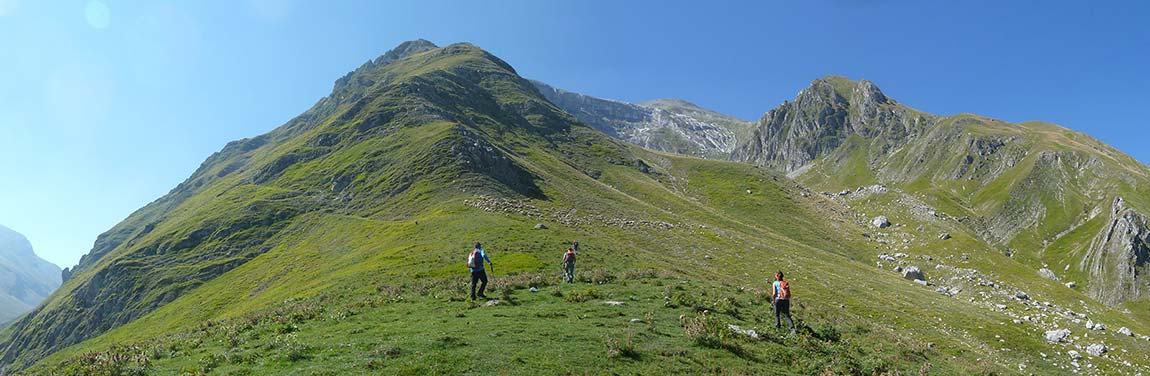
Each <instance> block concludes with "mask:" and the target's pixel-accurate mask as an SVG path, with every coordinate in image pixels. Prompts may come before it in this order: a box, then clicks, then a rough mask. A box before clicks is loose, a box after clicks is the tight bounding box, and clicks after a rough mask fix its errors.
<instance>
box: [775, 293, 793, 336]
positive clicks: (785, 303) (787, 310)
mask: <svg viewBox="0 0 1150 376" xmlns="http://www.w3.org/2000/svg"><path fill="white" fill-rule="evenodd" d="M779 303H780V304H779V306H780V308H779V311H780V312H782V313H783V316H786V317H787V325H790V328H791V333H794V332H795V320H794V319H792V318H791V301H790V299H783V300H781V301H779ZM777 317H778V315H776V318H775V321H776V322H778V318H777ZM776 326H778V324H776Z"/></svg>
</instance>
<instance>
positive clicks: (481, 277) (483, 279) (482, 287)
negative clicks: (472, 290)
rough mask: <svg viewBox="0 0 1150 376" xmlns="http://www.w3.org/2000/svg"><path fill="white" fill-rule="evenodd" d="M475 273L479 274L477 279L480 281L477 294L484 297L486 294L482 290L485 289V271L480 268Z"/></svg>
mask: <svg viewBox="0 0 1150 376" xmlns="http://www.w3.org/2000/svg"><path fill="white" fill-rule="evenodd" d="M476 273H478V274H479V281H480V282H481V283H480V285H479V296H481V297H484V298H486V297H487V295H484V294H483V290H486V289H487V271H485V270H480V271H477V272H476ZM472 286H475V285H474V284H472Z"/></svg>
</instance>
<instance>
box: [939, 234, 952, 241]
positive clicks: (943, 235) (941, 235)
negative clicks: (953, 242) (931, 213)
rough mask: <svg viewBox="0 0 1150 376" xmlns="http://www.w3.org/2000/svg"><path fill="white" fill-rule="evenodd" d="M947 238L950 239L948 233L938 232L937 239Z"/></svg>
mask: <svg viewBox="0 0 1150 376" xmlns="http://www.w3.org/2000/svg"><path fill="white" fill-rule="evenodd" d="M947 239H950V233H946V232H944V233H941V234H938V240H947Z"/></svg>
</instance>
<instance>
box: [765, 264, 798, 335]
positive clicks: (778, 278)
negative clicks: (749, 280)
mask: <svg viewBox="0 0 1150 376" xmlns="http://www.w3.org/2000/svg"><path fill="white" fill-rule="evenodd" d="M771 302H772V303H773V305H774V307H775V329H779V328H782V322H781V320H780V319H781V317H782V316H786V317H787V324H789V325H790V326H791V333H792V334H793V333H794V332H795V320H793V319H791V285H790V283H787V280H785V279H783V272H782V271H778V272H775V282H774V283H773V284H772V286H771Z"/></svg>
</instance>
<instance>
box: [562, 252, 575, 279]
mask: <svg viewBox="0 0 1150 376" xmlns="http://www.w3.org/2000/svg"><path fill="white" fill-rule="evenodd" d="M563 277H565V278H566V279H567V283H575V249H573V248H567V252H566V253H564V254H563Z"/></svg>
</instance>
